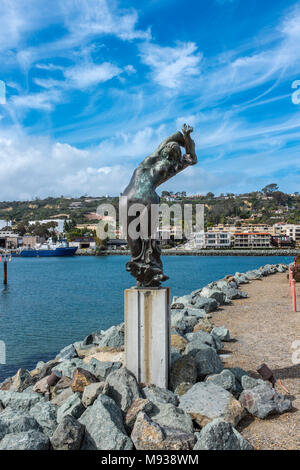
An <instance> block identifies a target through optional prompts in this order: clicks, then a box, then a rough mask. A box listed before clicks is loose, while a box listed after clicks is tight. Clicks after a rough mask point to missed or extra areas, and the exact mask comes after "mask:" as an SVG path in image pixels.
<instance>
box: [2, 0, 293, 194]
mask: <svg viewBox="0 0 300 470" xmlns="http://www.w3.org/2000/svg"><path fill="white" fill-rule="evenodd" d="M0 7H1V28H0V60H1V72H0V79H1V80H3V81H4V82H5V84H6V103H5V104H0V199H1V200H12V199H14V200H16V199H28V198H29V199H31V198H35V197H45V196H48V195H50V196H59V195H62V194H63V195H65V196H80V195H82V194H88V195H92V196H93V195H102V194H111V195H118V194H119V193H120V191H122V190H123V189H124V187H125V186H126V185H127V183H128V181H129V179H130V176H131V174H132V171H133V169H134V168H135V167H136V165H137V164H138V163H139V162H140V161H141V160H142V159H143V158H144V157H145V156H146V155H147V154H149V153H151V152H152V150H153V149H154V148H155V147H156V146H157V145H158V144H159V143H160V141H161V140H162V139H163V138H165V137H166V136H168V135H169V134H171V133H173V132H174V131H175V130H176V129H180V127H181V125H182V123H184V122H187V123H189V124H191V125H193V126H194V128H195V132H194V134H193V135H194V139H195V142H196V149H197V155H198V165H197V166H195V167H192V168H189V169H187V170H185V172H183V173H181V174H180V175H178V176H177V177H175V178H173V179H172V180H171V181H169V182H168V183H166V184H165V185H163V186H161V188H160V189H167V190H176V191H177V190H178V191H182V190H185V191H187V192H188V193H190V194H191V193H202V194H205V193H207V192H208V191H212V192H214V193H215V194H219V193H222V192H223V193H227V192H234V193H240V192H246V191H254V190H257V189H260V188H262V187H263V186H265V185H266V184H268V183H273V182H276V183H278V184H279V187H280V189H282V190H284V191H287V192H293V191H297V190H299V179H300V178H299V170H300V143H299V138H300V104H295V103H293V102H292V93H293V92H294V91H295V89H293V88H292V83H293V82H294V81H295V80H300V2H298V1H288V0H285V1H283V0H273V1H271V0H264V1H261V0H260V1H258V0H185V1H182V0H151V1H150V0H142V1H133V0H124V1H121V0H120V1H114V0H110V1H106V0H52V1H51V2H45V1H44V0H0Z"/></svg>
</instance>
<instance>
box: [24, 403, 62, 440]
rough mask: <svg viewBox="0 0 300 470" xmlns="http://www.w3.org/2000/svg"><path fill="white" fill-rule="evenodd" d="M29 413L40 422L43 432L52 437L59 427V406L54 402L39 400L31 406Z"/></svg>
mask: <svg viewBox="0 0 300 470" xmlns="http://www.w3.org/2000/svg"><path fill="white" fill-rule="evenodd" d="M29 414H30V416H32V417H33V418H35V419H36V421H37V422H38V423H39V425H40V426H41V428H42V430H43V433H44V434H46V436H48V437H51V436H52V434H53V433H54V431H55V429H56V427H57V407H56V406H55V405H53V403H49V402H39V403H37V404H36V405H34V406H33V407H32V408H30V410H29Z"/></svg>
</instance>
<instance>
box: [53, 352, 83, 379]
mask: <svg viewBox="0 0 300 470" xmlns="http://www.w3.org/2000/svg"><path fill="white" fill-rule="evenodd" d="M77 367H81V368H82V369H87V364H86V363H85V362H83V360H82V359H79V358H77V357H75V358H74V359H67V360H66V361H63V362H61V363H60V364H58V365H57V366H55V367H54V369H53V370H57V371H58V372H61V374H62V375H63V376H65V377H69V378H70V379H72V378H73V375H74V372H75V370H76V369H77Z"/></svg>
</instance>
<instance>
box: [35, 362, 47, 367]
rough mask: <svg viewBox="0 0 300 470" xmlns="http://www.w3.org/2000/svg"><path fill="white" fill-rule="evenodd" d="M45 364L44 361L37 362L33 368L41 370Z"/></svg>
mask: <svg viewBox="0 0 300 470" xmlns="http://www.w3.org/2000/svg"><path fill="white" fill-rule="evenodd" d="M45 364H46V363H45V362H44V361H38V362H37V364H36V366H35V368H36V369H42V368H43V367H44V366H45Z"/></svg>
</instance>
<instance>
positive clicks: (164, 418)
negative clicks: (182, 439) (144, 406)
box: [147, 403, 194, 433]
mask: <svg viewBox="0 0 300 470" xmlns="http://www.w3.org/2000/svg"><path fill="white" fill-rule="evenodd" d="M147 414H148V416H149V417H150V418H151V419H152V420H153V421H155V422H156V423H158V424H159V425H160V426H162V427H164V426H167V427H169V428H172V429H178V430H180V431H183V432H185V433H193V432H194V427H193V422H192V419H191V417H190V415H189V414H188V413H186V412H185V411H183V410H182V409H181V408H177V407H176V406H174V405H172V403H158V404H157V405H154V406H153V408H152V410H151V412H148V413H147Z"/></svg>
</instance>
